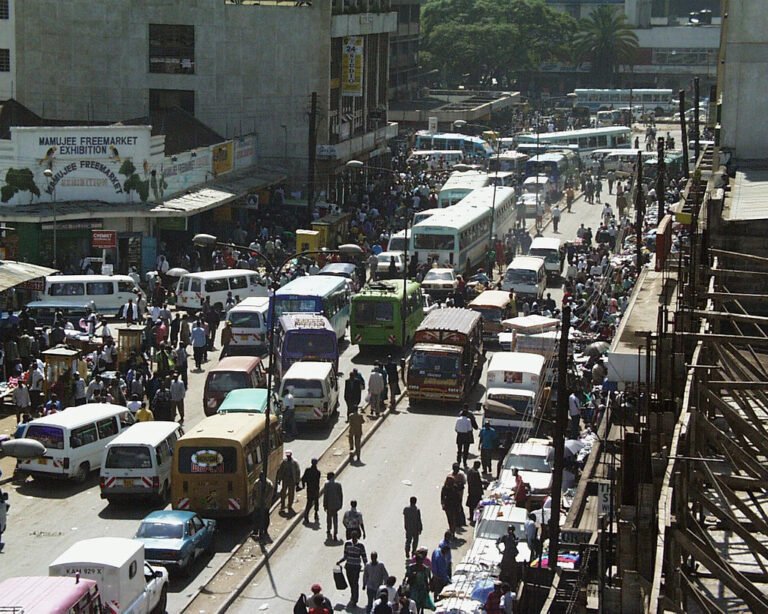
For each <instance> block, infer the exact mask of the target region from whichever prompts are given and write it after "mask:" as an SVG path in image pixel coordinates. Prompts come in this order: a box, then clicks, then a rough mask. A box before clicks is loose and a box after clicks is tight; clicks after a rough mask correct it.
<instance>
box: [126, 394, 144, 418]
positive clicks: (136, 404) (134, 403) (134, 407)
mask: <svg viewBox="0 0 768 614" xmlns="http://www.w3.org/2000/svg"><path fill="white" fill-rule="evenodd" d="M126 407H128V409H129V410H131V413H132V414H133V415H134V416H135V415H136V412H137V411H139V408H140V407H141V401H140V400H139V395H138V394H134V395H131V400H130V401H128V404H127V405H126Z"/></svg>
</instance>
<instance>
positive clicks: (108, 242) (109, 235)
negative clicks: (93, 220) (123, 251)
mask: <svg viewBox="0 0 768 614" xmlns="http://www.w3.org/2000/svg"><path fill="white" fill-rule="evenodd" d="M91 245H92V246H93V248H94V249H115V248H116V247H117V232H116V231H114V230H94V231H92V233H91Z"/></svg>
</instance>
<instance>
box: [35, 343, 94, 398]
mask: <svg viewBox="0 0 768 614" xmlns="http://www.w3.org/2000/svg"><path fill="white" fill-rule="evenodd" d="M42 355H43V361H44V362H45V381H44V387H43V392H44V393H45V395H46V396H50V394H51V392H55V393H56V395H57V396H58V397H59V400H60V401H61V404H62V406H63V407H68V406H70V405H73V404H74V403H73V399H72V375H73V374H74V373H75V372H77V373H79V374H80V377H82V378H85V377H86V376H87V374H88V369H87V367H86V364H85V360H83V358H82V353H81V352H80V350H76V349H73V348H70V347H67V346H64V345H58V346H56V347H53V348H50V349H48V350H45V351H44V352H43V353H42Z"/></svg>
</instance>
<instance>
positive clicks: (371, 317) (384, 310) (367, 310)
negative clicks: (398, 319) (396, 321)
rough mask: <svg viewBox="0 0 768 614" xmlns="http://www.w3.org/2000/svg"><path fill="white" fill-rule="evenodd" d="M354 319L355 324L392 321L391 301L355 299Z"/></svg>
mask: <svg viewBox="0 0 768 614" xmlns="http://www.w3.org/2000/svg"><path fill="white" fill-rule="evenodd" d="M352 304H353V305H354V309H355V311H354V321H355V323H356V324H383V323H387V322H390V323H391V322H392V318H393V317H394V313H395V306H394V304H393V303H390V302H384V301H355V302H354V303H352Z"/></svg>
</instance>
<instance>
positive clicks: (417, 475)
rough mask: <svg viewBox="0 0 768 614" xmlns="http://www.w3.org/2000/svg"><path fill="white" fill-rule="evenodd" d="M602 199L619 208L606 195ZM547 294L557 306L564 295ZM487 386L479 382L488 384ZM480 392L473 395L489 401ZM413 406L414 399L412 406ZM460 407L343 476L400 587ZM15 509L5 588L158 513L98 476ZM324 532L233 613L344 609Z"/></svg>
mask: <svg viewBox="0 0 768 614" xmlns="http://www.w3.org/2000/svg"><path fill="white" fill-rule="evenodd" d="M603 199H604V200H606V199H607V200H609V201H610V202H611V203H612V204H613V197H612V196H610V197H609V196H608V195H607V194H606V193H604V195H603ZM600 210H601V206H600V205H598V204H595V205H593V206H590V205H587V204H586V203H584V201H583V200H582V199H581V198H579V199H577V201H576V203H575V204H574V206H573V213H571V214H568V213H563V217H562V220H561V224H560V232H559V233H557V234H555V233H554V232H552V229H551V225H550V226H549V227H548V228H547V229H546V230H545V232H544V235H545V236H555V237H559V238H561V239H564V240H567V239H572V238H574V237H575V234H576V229H577V228H578V226H579V224H581V223H584V224H585V225H586V226H592V228H593V230H594V229H596V227H597V226H598V225H599V217H600ZM549 291H550V292H551V293H552V296H553V298H554V299H555V300H557V301H559V300H560V299H561V297H562V291H561V290H560V289H559V288H558V287H554V286H553V287H551V288H550V289H549ZM216 357H217V353H214V354H211V360H210V361H209V362H208V363H207V364H206V365H205V367H204V370H203V372H201V373H198V372H194V371H191V372H190V389H189V391H188V394H187V402H186V407H187V410H186V424H187V426H191V425H194V424H196V423H197V422H198V421H199V420H200V419H201V418H202V417H203V406H202V389H203V384H204V381H205V373H206V371H207V369H208V368H210V367H211V366H212V365H214V364H215V363H216V360H215V358H216ZM384 359H386V350H384V351H380V352H367V353H365V354H360V353H358V351H357V346H354V345H352V346H350V345H348V344H345V345H344V346H343V354H342V356H341V360H340V370H341V371H342V372H343V373H345V374H348V373H349V372H350V371H351V369H352V368H353V367H356V368H357V369H358V370H360V371H361V373H362V374H363V376H364V377H366V379H367V376H368V374H369V373H370V370H371V368H372V365H373V363H374V362H375V361H376V360H384ZM482 381H483V380H481V382H482ZM482 393H483V389H482V384H481V385H479V386H478V390H476V391H475V394H474V396H475V397H476V398H477V400H479V399H480V398H481V397H482ZM405 403H406V406H407V399H406V401H405ZM455 411H456V410H455V408H451V407H444V406H441V407H433V408H430V409H428V410H421V409H420V410H419V411H418V412H411V411H409V410H407V409H405V408H403V412H402V413H399V414H395V415H392V416H390V417H389V418H387V421H386V423H385V424H384V425H382V427H381V428H380V429H379V431H378V432H377V433H376V434H375V435H374V437H373V438H372V439H371V441H370V442H369V444H368V445H367V449H365V450H364V453H363V464H362V465H359V466H354V467H351V468H350V469H349V470H347V472H345V475H344V476H343V479H342V482H343V484H344V488H345V498H346V500H347V501H348V500H349V499H350V498H352V497H353V496H354V497H357V498H358V499H359V501H360V506H361V509H362V511H363V513H364V514H365V515H366V527H367V528H368V530H369V537H368V539H367V540H366V545H367V546H368V549H369V550H370V549H377V550H378V551H379V553H380V558H381V560H382V561H383V562H384V563H385V564H386V565H387V566H388V569H389V570H390V572H391V573H392V574H394V575H396V576H398V578H401V577H402V573H403V556H402V550H403V544H402V537H403V536H402V520H401V512H402V508H403V506H404V505H406V504H407V502H408V498H409V497H410V496H411V495H416V496H417V497H419V499H420V505H421V507H422V511H423V514H424V519H425V522H424V524H425V534H424V535H423V540H422V541H423V543H424V544H425V545H427V546H429V547H430V548H434V547H435V546H436V544H437V542H438V541H439V539H440V537H441V536H442V533H443V531H444V530H445V528H446V527H445V526H444V525H445V519H444V515H443V513H442V511H441V510H440V507H439V489H440V485H441V483H442V479H443V477H444V475H445V474H446V473H447V471H448V470H449V469H450V465H451V462H452V461H453V459H454V454H455V449H454V444H453V440H454V438H453V423H454V419H455ZM343 416H344V407H343V403H342V414H341V418H340V419H337V420H335V421H334V422H332V423H331V424H329V425H328V426H326V427H324V428H304V429H302V430H301V431H300V436H299V438H298V439H297V440H295V441H293V442H291V443H290V444H288V447H290V448H291V449H292V450H293V452H294V456H295V458H296V459H297V460H298V461H299V463H300V464H301V465H302V467H303V466H304V465H305V464H306V463H308V461H309V459H310V458H312V457H319V456H321V454H322V453H323V451H324V450H325V449H326V448H327V447H328V445H329V443H330V442H332V441H333V440H334V439H335V438H336V437H337V435H338V434H339V433H340V432H341V431H343V430H344V428H345V423H344V418H343ZM4 488H5V489H6V490H8V491H9V492H10V495H9V496H10V502H11V505H12V508H11V513H10V516H9V519H8V531H7V532H6V533H5V534H4V541H5V542H6V548H5V551H4V553H3V554H2V555H1V556H2V557H3V562H4V563H5V564H3V565H2V566H1V567H0V580H2V579H5V578H8V577H12V576H26V575H47V574H48V564H49V563H50V562H51V561H52V560H53V559H55V558H56V557H57V556H58V555H59V554H61V553H62V552H64V550H66V549H67V548H68V547H69V546H71V545H72V544H74V543H75V542H77V541H79V540H82V539H87V538H91V537H100V536H106V535H109V536H117V537H132V536H133V534H134V533H135V531H136V528H137V527H138V524H139V521H140V520H141V519H142V518H143V517H144V516H145V515H146V514H148V513H149V512H150V511H152V510H153V509H155V508H153V507H152V506H148V505H141V504H138V505H134V506H128V505H108V504H107V503H106V502H105V501H103V500H102V499H101V498H100V497H99V488H98V479H97V476H95V475H94V476H92V477H91V479H90V480H89V481H88V482H86V483H85V484H83V485H73V484H69V483H65V482H35V481H33V480H29V481H27V482H26V483H25V484H23V485H18V486H17V485H12V484H7V485H6V486H5V487H4ZM248 530H249V527H248V526H246V525H245V524H244V523H236V522H234V523H227V526H226V527H222V530H221V531H220V535H219V537H218V538H217V552H216V553H215V555H214V556H213V557H212V558H209V559H207V560H205V561H203V562H201V563H200V564H199V565H198V568H197V570H196V571H197V573H196V574H193V575H192V577H191V578H188V579H181V578H176V579H174V580H173V581H172V583H171V593H170V595H169V604H168V611H169V612H179V611H180V610H181V609H183V607H184V605H185V604H186V603H187V602H188V601H189V600H190V599H191V597H192V596H193V595H194V593H195V592H196V590H197V589H198V587H199V586H201V585H204V584H205V582H206V581H207V580H208V579H209V578H210V577H211V576H212V575H213V573H214V571H215V570H216V569H218V567H219V566H220V564H221V563H222V562H223V560H224V559H225V558H226V557H227V556H228V554H229V553H230V551H232V550H233V549H234V548H235V547H236V546H237V544H238V543H239V542H240V540H241V539H243V538H244V536H245V535H246V533H247V531H248ZM324 540H325V533H324V531H323V530H313V529H309V528H307V527H300V528H299V529H298V530H297V531H296V532H295V534H292V535H291V536H290V537H289V538H288V540H287V541H286V543H285V544H284V545H283V546H282V547H281V548H280V550H279V551H278V552H277V554H276V555H275V556H274V557H273V558H272V559H271V560H270V562H269V564H268V565H267V566H266V567H265V568H264V569H263V570H262V571H261V572H260V573H259V574H258V575H257V576H256V578H255V579H254V581H253V582H252V583H251V585H250V586H249V588H248V590H247V591H246V592H245V593H244V595H243V596H242V597H241V598H240V599H239V600H238V601H237V603H236V605H235V606H234V607H233V608H232V611H234V612H245V611H249V612H250V611H253V610H254V609H258V608H259V607H261V606H262V605H264V604H269V605H268V607H269V608H270V609H271V610H272V611H277V612H284V611H288V610H289V608H288V605H289V604H291V605H292V603H293V601H295V599H296V597H297V596H298V594H299V593H300V592H302V591H304V592H307V591H308V588H309V586H311V585H312V584H313V583H314V582H317V581H320V582H321V583H322V584H323V586H324V587H327V589H328V592H329V593H330V595H329V596H331V598H332V600H333V601H334V603H346V602H347V600H348V593H344V594H342V593H336V592H334V590H332V582H331V568H332V565H333V562H334V561H335V560H336V559H338V558H339V557H340V556H341V555H340V547H339V545H326V544H325V543H324Z"/></svg>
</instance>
